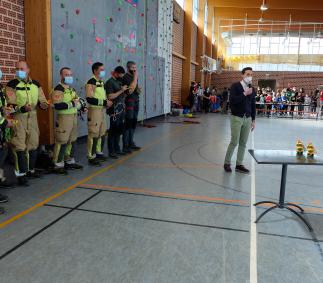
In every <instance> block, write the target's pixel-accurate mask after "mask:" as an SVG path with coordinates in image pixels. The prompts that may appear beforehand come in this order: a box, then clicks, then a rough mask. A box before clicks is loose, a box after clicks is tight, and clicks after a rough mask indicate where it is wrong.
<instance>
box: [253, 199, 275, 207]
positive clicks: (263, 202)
mask: <svg viewBox="0 0 323 283" xmlns="http://www.w3.org/2000/svg"><path fill="white" fill-rule="evenodd" d="M265 203H269V204H274V205H277V202H273V201H266V200H265V201H259V202H257V203H255V204H254V206H257V205H260V204H265Z"/></svg>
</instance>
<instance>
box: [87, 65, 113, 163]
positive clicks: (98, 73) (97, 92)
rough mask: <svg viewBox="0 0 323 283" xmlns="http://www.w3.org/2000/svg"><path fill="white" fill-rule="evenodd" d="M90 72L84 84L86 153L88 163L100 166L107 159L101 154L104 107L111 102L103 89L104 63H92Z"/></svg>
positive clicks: (104, 124)
mask: <svg viewBox="0 0 323 283" xmlns="http://www.w3.org/2000/svg"><path fill="white" fill-rule="evenodd" d="M92 73H93V76H92V78H91V79H89V80H88V81H87V83H86V86H85V91H86V101H87V103H88V104H89V110H88V140H87V151H88V152H87V154H88V160H89V164H90V165H93V166H101V162H102V161H106V159H107V158H106V157H105V156H104V155H103V145H104V138H105V135H106V132H107V122H106V117H105V115H106V113H105V112H106V108H108V107H110V106H112V102H111V101H109V100H108V99H107V96H106V93H105V89H104V82H103V78H104V77H105V70H104V65H103V64H102V63H100V62H96V63H94V64H93V65H92Z"/></svg>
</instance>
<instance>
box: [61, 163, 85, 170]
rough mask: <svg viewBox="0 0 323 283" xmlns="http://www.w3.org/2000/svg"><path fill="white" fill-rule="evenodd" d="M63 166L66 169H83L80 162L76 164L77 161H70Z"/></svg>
mask: <svg viewBox="0 0 323 283" xmlns="http://www.w3.org/2000/svg"><path fill="white" fill-rule="evenodd" d="M64 167H65V169H66V170H81V169H83V166H82V165H80V164H77V163H71V164H69V163H65V165H64Z"/></svg>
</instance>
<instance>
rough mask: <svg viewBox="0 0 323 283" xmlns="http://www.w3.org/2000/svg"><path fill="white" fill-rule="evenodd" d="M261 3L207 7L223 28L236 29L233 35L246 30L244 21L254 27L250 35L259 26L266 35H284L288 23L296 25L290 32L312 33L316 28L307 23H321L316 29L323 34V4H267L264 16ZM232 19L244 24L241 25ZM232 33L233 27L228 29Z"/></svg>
mask: <svg viewBox="0 0 323 283" xmlns="http://www.w3.org/2000/svg"><path fill="white" fill-rule="evenodd" d="M262 2H263V1H262V0H208V6H209V8H211V9H212V8H214V15H215V17H216V20H218V19H219V18H220V19H221V22H220V26H227V25H228V26H229V25H232V24H234V25H237V26H235V27H234V28H233V31H234V32H242V31H243V30H244V29H245V27H244V24H245V19H247V21H248V24H252V23H253V24H254V26H252V25H251V26H249V27H248V28H247V32H248V30H249V31H250V32H254V31H256V30H258V31H259V24H260V27H261V31H264V32H266V31H267V32H268V31H273V32H277V33H280V32H285V31H286V27H287V26H288V23H294V24H291V25H290V24H289V26H288V27H287V28H288V30H289V31H290V32H293V31H294V32H295V33H297V32H299V31H301V32H304V33H306V32H308V33H311V32H313V29H314V25H311V26H310V25H307V24H305V23H306V22H316V23H318V22H319V23H321V22H322V27H321V25H320V24H319V25H315V29H316V31H321V28H322V32H323V0H267V1H266V4H267V6H268V7H269V9H268V10H267V11H265V12H263V14H262V12H261V10H260V5H261V4H262ZM260 18H262V19H263V21H262V22H258V20H259V19H260ZM232 19H244V20H243V21H240V22H239V21H232ZM252 20H255V21H252ZM280 21H281V22H280ZM273 22H274V23H275V24H274V25H273V26H272V25H271V24H270V23H273ZM295 22H297V24H295ZM299 23H302V24H301V25H300V24H299ZM255 26H257V27H255ZM229 29H231V27H230V28H227V30H229ZM222 31H226V28H222Z"/></svg>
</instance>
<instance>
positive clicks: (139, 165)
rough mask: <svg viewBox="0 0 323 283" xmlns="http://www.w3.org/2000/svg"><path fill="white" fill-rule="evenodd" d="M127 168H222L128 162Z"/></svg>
mask: <svg viewBox="0 0 323 283" xmlns="http://www.w3.org/2000/svg"><path fill="white" fill-rule="evenodd" d="M126 166H127V167H147V168H177V167H180V168H191V169H203V168H205V169H208V168H209V169H215V168H218V167H222V166H223V165H222V164H209V163H176V165H175V164H171V163H144V162H130V163H128V164H127V165H126Z"/></svg>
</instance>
